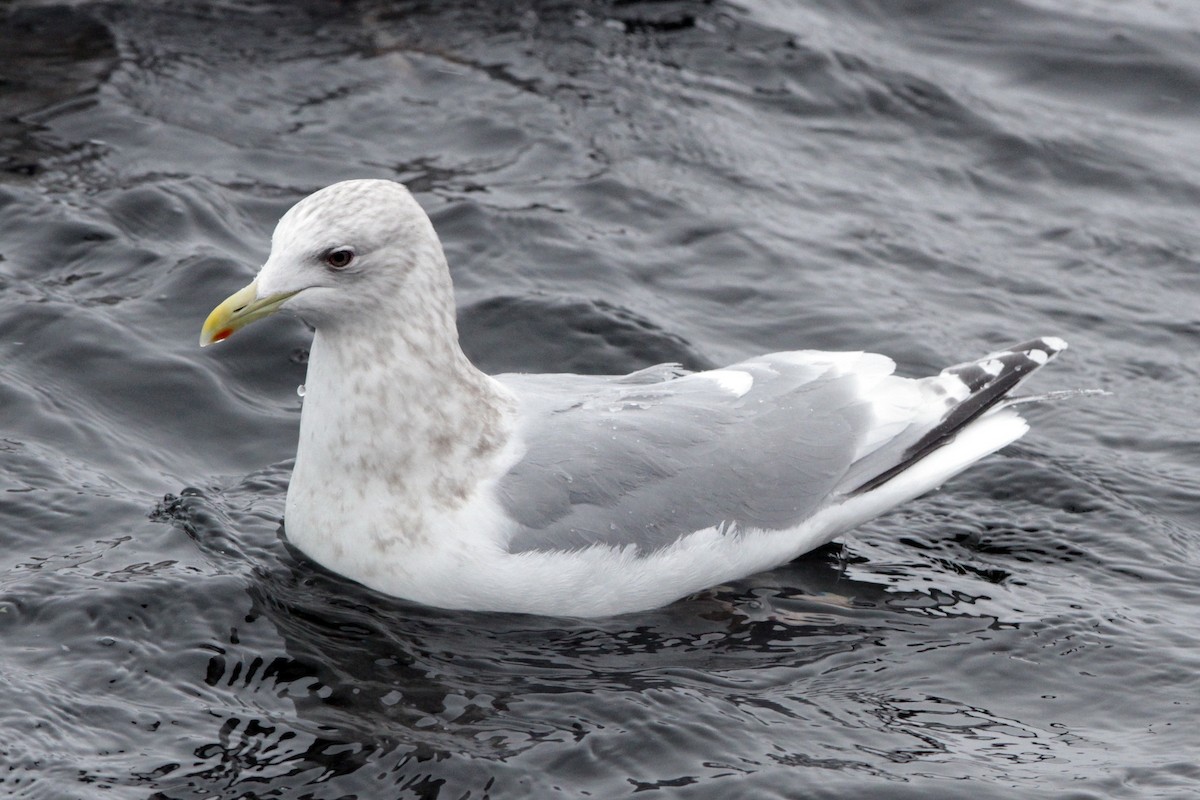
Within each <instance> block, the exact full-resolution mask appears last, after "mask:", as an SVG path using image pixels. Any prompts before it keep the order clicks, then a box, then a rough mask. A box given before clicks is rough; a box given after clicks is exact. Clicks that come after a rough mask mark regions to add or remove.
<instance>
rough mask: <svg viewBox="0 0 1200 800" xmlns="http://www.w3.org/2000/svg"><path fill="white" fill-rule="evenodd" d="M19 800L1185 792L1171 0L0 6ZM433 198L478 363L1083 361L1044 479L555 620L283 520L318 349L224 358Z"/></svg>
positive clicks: (1042, 435) (1190, 156)
mask: <svg viewBox="0 0 1200 800" xmlns="http://www.w3.org/2000/svg"><path fill="white" fill-rule="evenodd" d="M0 15H3V18H4V23H3V26H2V27H0V45H2V47H3V51H4V52H5V53H7V54H8V55H7V56H6V57H5V59H3V60H2V61H0V102H2V107H3V112H4V113H3V115H0V116H2V119H0V169H2V170H3V171H2V172H0V377H2V379H0V420H2V421H3V425H2V431H0V488H2V489H3V495H2V498H3V499H2V501H0V643H2V645H3V646H2V647H0V698H2V701H0V732H2V735H0V794H4V795H6V796H14V797H19V798H38V799H39V800H40V799H43V798H44V799H46V800H50V799H52V798H53V799H54V800H57V799H58V798H94V797H108V798H151V797H152V798H199V797H222V798H226V797H227V798H329V799H330V800H332V799H333V798H362V800H367V799H368V798H370V799H372V800H373V799H374V798H435V797H436V798H455V799H456V800H457V799H458V798H484V797H492V798H513V797H539V798H540V797H557V796H561V797H576V796H589V797H599V798H612V797H623V796H626V795H630V794H634V793H637V792H646V791H653V792H657V793H658V795H660V796H670V797H705V798H731V797H748V798H772V797H778V798H816V797H830V798H860V797H872V798H922V799H923V800H925V799H927V798H959V797H972V798H1010V797H1047V796H1055V797H1073V798H1125V797H1137V798H1141V797H1181V798H1182V797H1194V796H1196V794H1197V793H1200V739H1198V738H1197V734H1196V728H1197V722H1198V721H1200V720H1198V708H1197V701H1198V698H1200V677H1198V676H1200V622H1198V621H1197V609H1198V606H1200V567H1198V566H1197V564H1198V560H1200V510H1198V509H1200V488H1198V487H1200V433H1198V432H1197V430H1198V429H1197V423H1196V420H1197V412H1198V411H1200V401H1198V400H1197V397H1198V390H1200V356H1198V355H1197V353H1198V350H1200V264H1198V258H1200V256H1198V253H1200V234H1197V226H1196V221H1197V218H1198V215H1200V6H1197V5H1196V4H1195V3H1192V2H1191V0H1123V1H1122V2H1116V0H1113V1H1112V2H1101V1H1100V0H1087V1H1086V2H1067V0H1025V1H1024V2H1018V1H1017V0H959V1H958V2H951V1H950V0H940V1H939V0H920V1H918V0H909V1H908V2H901V1H899V0H895V1H890V2H885V1H884V0H874V1H871V0H860V1H859V2H833V1H832V0H828V1H827V2H800V1H799V0H796V2H785V0H773V1H772V0H747V1H746V2H739V3H737V4H734V3H727V2H719V1H714V2H690V3H689V2H640V3H639V2H628V1H625V2H620V1H618V0H613V1H612V2H608V3H605V2H599V1H598V0H597V1H596V2H576V3H552V2H518V3H495V4H488V3H445V2H438V3H383V2H344V3H327V2H311V3H307V4H306V3H279V4H270V3H249V2H213V3H201V2H192V3H165V2H164V3H140V2H138V3H135V2H108V3H88V2H76V3H70V4H68V5H52V4H49V3H35V2H15V3H9V4H6V5H4V6H2V7H0ZM350 177H392V178H397V179H401V180H404V181H407V182H408V183H409V184H410V185H411V186H412V187H413V189H414V190H415V191H416V192H417V193H418V197H419V199H420V200H421V202H422V203H423V204H424V205H425V206H426V208H427V209H428V210H429V212H430V213H431V215H432V217H433V219H434V222H435V224H436V225H437V227H438V229H439V230H440V232H441V233H442V236H443V239H444V241H445V244H446V248H447V251H448V255H449V257H450V260H451V263H452V267H453V270H454V277H455V281H456V283H457V287H458V292H459V302H460V320H461V327H462V331H463V338H464V343H465V346H466V347H467V349H468V351H469V353H470V354H471V355H472V357H473V358H475V359H476V360H477V362H478V363H479V364H480V365H482V366H483V367H485V368H487V369H489V370H493V371H503V370H516V369H520V370H536V371H541V370H561V369H566V370H574V371H592V372H614V371H627V370H632V369H636V368H639V367H642V366H646V365H648V364H652V363H657V362H661V361H665V360H679V361H683V362H685V363H687V364H689V365H691V366H703V365H707V364H714V363H720V362H723V361H725V360H730V359H734V358H739V357H745V356H748V355H752V354H754V353H758V352H764V351H767V350H772V349H787V348H797V347H814V348H824V349H854V350H857V349H870V350H879V351H883V352H886V353H888V354H890V355H892V356H894V357H895V358H896V359H897V361H898V362H899V364H900V367H901V370H902V371H904V372H906V373H908V374H920V373H926V372H929V371H932V370H936V369H939V368H940V367H942V366H944V365H946V364H949V363H954V362H956V361H961V360H965V359H967V358H970V357H973V356H976V355H979V354H981V353H984V352H987V351H988V350H989V349H993V348H996V347H999V346H1001V345H1003V344H1006V343H1008V342H1012V341H1019V340H1021V339H1023V338H1027V337H1029V336H1032V335H1043V334H1058V335H1061V336H1063V337H1065V338H1067V339H1068V340H1070V342H1071V343H1072V345H1073V347H1072V350H1070V351H1069V352H1068V353H1067V354H1065V355H1064V357H1063V358H1062V359H1060V360H1059V361H1058V362H1056V363H1055V364H1054V365H1053V367H1052V368H1051V369H1048V370H1046V372H1045V374H1044V375H1043V376H1039V379H1038V381H1039V382H1038V383H1037V388H1041V389H1058V388H1067V387H1101V388H1104V389H1107V390H1109V391H1110V392H1112V396H1111V397H1108V398H1103V399H1097V398H1088V399H1083V400H1077V401H1074V402H1069V403H1060V404H1055V405H1051V406H1044V407H1039V408H1036V409H1033V410H1032V411H1030V416H1031V421H1032V423H1033V430H1032V431H1031V433H1030V434H1029V435H1028V436H1027V437H1026V438H1025V439H1024V440H1022V441H1021V442H1020V443H1019V444H1018V445H1016V446H1013V447H1010V448H1008V449H1006V450H1005V451H1003V452H1002V453H1001V454H999V455H997V456H994V457H992V458H989V459H988V460H986V461H985V462H984V463H983V464H981V465H979V466H978V467H976V468H974V469H972V470H971V471H969V472H967V473H965V474H964V475H962V476H960V477H959V478H957V479H955V480H954V481H952V482H950V483H949V484H948V485H946V486H945V487H944V488H943V490H942V491H940V492H938V493H935V494H932V495H930V496H927V497H925V498H922V499H921V500H918V501H916V502H914V503H911V504H909V505H907V506H905V507H904V508H902V509H901V510H899V511H897V512H896V513H893V514H891V515H890V516H887V517H885V518H883V519H880V520H876V521H874V522H872V523H869V524H867V525H865V526H864V527H863V528H861V529H859V530H858V531H856V532H854V533H853V534H851V535H847V536H844V537H842V538H841V539H839V540H838V542H836V543H835V544H833V545H830V546H828V547H827V548H824V549H822V550H820V551H818V552H816V553H812V554H810V555H808V556H806V557H804V558H802V559H800V560H799V561H797V562H795V563H793V564H790V565H788V566H786V567H783V568H780V569H778V570H775V571H774V572H771V573H768V574H764V575H759V576H755V577H754V578H751V579H748V580H746V581H743V582H740V583H737V584H735V585H731V586H727V587H721V588H720V589H718V590H716V591H713V592H710V593H707V594H705V595H702V596H698V597H694V598H691V599H687V600H684V601H681V602H679V603H676V604H674V605H672V606H670V607H667V608H664V609H660V610H657V611H653V612H648V613H643V614H634V615H627V616H622V617H616V618H610V619H601V620H592V621H575V620H564V619H541V618H532V617H522V616H506V615H488V614H471V613H459V612H447V611H440V610H436V609H428V608H423V607H419V606H416V605H413V604H409V603H405V602H401V601H397V600H393V599H390V598H387V597H383V596H380V595H378V594H374V593H372V592H370V591H368V590H365V589H363V588H360V587H358V586H356V585H354V584H351V583H349V582H347V581H344V580H342V579H340V578H338V577H336V576H332V575H330V574H327V573H325V572H323V571H322V570H320V569H318V568H316V567H314V566H313V565H312V564H311V563H309V562H307V561H306V560H305V559H304V558H303V557H301V556H300V555H299V554H297V553H296V552H294V551H292V550H290V549H289V547H288V545H287V544H286V542H285V540H284V539H283V538H282V535H281V526H280V517H281V515H282V510H283V498H284V493H285V490H286V485H287V480H288V475H289V472H290V468H291V462H290V458H291V456H292V455H293V453H294V450H295V440H296V432H297V423H298V420H299V409H300V399H299V398H298V397H297V395H296V386H297V384H299V383H301V382H302V381H303V377H304V369H305V366H304V362H305V356H306V352H307V351H306V348H307V346H308V342H309V338H310V334H309V332H308V331H307V330H306V329H305V327H304V326H303V324H301V323H300V322H298V321H296V320H294V319H290V318H283V317H281V318H279V319H277V320H273V321H271V322H267V323H260V325H261V327H258V326H256V330H254V331H253V332H252V334H253V335H250V334H247V335H244V336H238V337H235V338H234V339H233V340H231V341H230V342H229V343H228V344H226V345H223V346H222V347H219V348H212V349H208V350H204V351H203V352H202V351H200V350H199V349H198V348H197V346H196V338H197V335H198V331H199V326H200V323H201V321H202V320H203V318H204V316H205V314H206V313H207V311H208V310H209V309H210V308H211V307H212V306H213V305H214V304H215V303H216V302H217V301H219V300H220V299H222V298H224V297H225V296H226V295H227V294H228V293H229V292H231V291H232V290H234V289H236V288H238V287H240V286H241V285H243V284H244V283H245V282H246V280H247V279H248V277H249V276H250V275H251V274H252V273H253V272H254V271H255V270H256V268H257V266H258V264H260V263H261V260H262V258H263V257H264V255H265V253H266V250H267V245H268V237H269V234H270V231H271V229H272V227H273V225H274V222H275V220H276V219H277V217H278V216H279V215H280V214H281V213H282V212H283V211H284V210H285V209H286V208H287V207H288V206H290V205H291V204H292V203H293V202H295V201H296V200H297V199H298V198H300V197H301V196H303V195H305V194H307V193H308V192H310V191H312V190H314V189H316V188H318V187H320V186H323V185H325V184H327V183H331V182H334V181H336V180H340V179H343V178H350Z"/></svg>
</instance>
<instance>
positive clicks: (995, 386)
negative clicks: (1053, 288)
mask: <svg viewBox="0 0 1200 800" xmlns="http://www.w3.org/2000/svg"><path fill="white" fill-rule="evenodd" d="M1066 349H1067V343H1066V342H1064V341H1063V340H1062V339H1059V338H1058V337H1056V336H1046V337H1042V338H1040V339H1031V340H1030V341H1028V342H1022V343H1021V344H1018V345H1015V346H1013V347H1010V348H1008V349H1007V350H1001V351H998V352H995V353H990V354H988V355H986V356H984V357H983V358H980V359H977V360H975V361H968V362H966V363H965V364H956V365H955V366H953V367H947V368H946V369H944V370H942V372H941V374H940V375H937V376H935V377H934V378H929V379H927V380H929V381H930V382H931V383H933V384H935V385H936V386H937V387H938V388H939V389H940V390H942V391H945V392H947V393H948V395H949V396H950V397H951V398H954V399H957V400H958V402H955V403H953V404H952V405H951V406H950V408H949V409H948V410H947V411H946V413H945V414H944V415H943V416H942V417H941V419H940V420H938V421H937V422H936V423H935V424H934V425H933V426H932V427H930V428H929V429H928V430H926V431H924V432H923V433H922V434H921V436H920V438H919V439H917V440H916V441H915V442H913V443H912V444H910V445H908V447H907V448H906V449H905V450H904V452H903V453H902V455H901V456H900V458H899V460H897V461H896V462H895V463H894V464H893V465H892V466H891V467H889V468H887V469H885V470H884V471H882V472H880V473H879V474H877V475H875V476H874V477H872V478H870V479H869V480H867V481H865V482H864V483H862V484H861V485H859V486H858V487H857V488H855V489H853V490H851V491H850V492H849V494H850V495H851V496H853V495H858V494H863V493H865V492H869V491H871V490H873V489H876V488H878V487H880V486H882V485H883V484H885V483H887V482H888V481H890V480H892V479H893V478H895V477H897V476H899V475H901V474H903V473H905V472H907V471H908V470H909V469H911V468H913V467H914V466H915V465H916V464H917V463H918V462H920V461H922V460H924V459H925V458H927V457H929V456H930V455H932V454H933V453H934V452H935V451H937V450H939V449H942V448H944V447H949V446H950V445H951V444H952V443H956V440H957V439H958V438H959V437H960V436H961V435H962V434H963V433H965V432H966V431H968V430H969V429H970V428H972V427H975V426H977V424H978V423H979V421H980V418H981V417H984V416H987V415H998V414H999V412H1001V411H1002V410H1003V409H1005V408H1010V407H1011V406H1014V405H1017V404H1019V403H1028V402H1033V401H1035V400H1041V399H1052V397H1053V396H1052V395H1041V396H1031V397H1010V393H1011V392H1012V391H1013V390H1014V389H1016V388H1017V386H1018V385H1019V384H1020V383H1021V382H1022V381H1024V380H1025V379H1026V378H1028V377H1029V376H1030V375H1031V374H1033V372H1034V371H1035V370H1036V369H1038V368H1039V367H1042V366H1045V365H1046V364H1047V363H1049V362H1050V360H1051V359H1053V358H1054V357H1055V356H1056V355H1058V354H1059V353H1061V352H1062V351H1063V350H1066ZM1003 419H1005V420H1007V423H1006V424H1004V425H1000V424H995V425H992V426H990V427H991V428H993V429H995V430H994V431H993V433H994V434H995V436H994V437H992V436H989V437H982V438H980V437H979V436H975V437H972V439H973V440H975V439H980V440H979V441H977V442H974V441H973V447H972V448H965V447H956V448H955V450H956V451H961V452H962V456H963V457H965V460H964V461H963V463H962V466H960V467H959V468H958V469H957V470H955V471H954V472H952V473H950V474H949V475H946V478H949V477H950V476H951V475H953V474H954V473H955V472H958V471H960V470H962V469H964V468H965V467H967V466H968V465H970V464H971V463H973V462H975V461H977V460H978V459H980V458H983V457H984V456H986V455H988V454H989V453H993V452H995V451H996V450H999V449H1000V448H1001V447H1004V446H1005V445H1007V444H1009V443H1011V442H1013V441H1015V440H1017V439H1019V438H1020V437H1021V436H1022V435H1023V434H1024V433H1025V431H1027V430H1028V429H1029V426H1028V425H1027V424H1026V423H1025V420H1024V419H1022V418H1021V417H1020V416H1018V415H1017V414H1016V413H1015V412H1013V413H1010V414H1007V415H1005V416H1004V417H1003ZM997 422H999V418H998V419H997ZM1001 431H1003V432H1001ZM1010 434H1011V435H1010ZM1006 437H1007V438H1006ZM993 439H995V440H996V442H997V443H996V444H995V445H994V446H991V442H992V440H993ZM974 447H980V448H984V449H982V450H981V451H979V452H978V453H977V455H974V457H970V455H971V453H970V450H971V449H974ZM943 480H944V479H943ZM930 488H933V487H930Z"/></svg>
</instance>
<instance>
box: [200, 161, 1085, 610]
mask: <svg viewBox="0 0 1200 800" xmlns="http://www.w3.org/2000/svg"><path fill="white" fill-rule="evenodd" d="M281 308H283V309H288V310H290V311H293V312H295V313H296V314H298V315H299V316H300V317H301V318H303V319H304V320H305V321H306V322H308V323H309V324H310V325H311V326H313V327H314V328H315V329H316V334H315V336H314V338H313V343H312V350H311V352H310V355H309V360H308V375H307V377H306V379H305V389H306V391H305V396H304V405H303V410H302V412H301V416H300V439H299V445H298V447H297V451H296V463H295V468H294V471H293V473H292V478H291V484H290V485H289V486H288V493H287V504H286V508H285V517H284V519H285V529H286V533H287V537H288V538H289V539H290V540H291V541H292V542H293V543H294V544H295V545H296V546H297V547H299V548H300V550H302V551H303V552H304V553H306V554H307V555H308V556H310V557H311V558H313V559H314V560H316V561H318V562H319V563H321V564H323V565H324V566H326V567H328V568H329V569H331V570H334V571H335V572H338V573H340V574H342V575H345V576H347V577H349V578H351V579H353V580H356V581H359V582H361V583H363V584H366V585H367V586H370V587H373V588H375V589H377V590H379V591H382V592H386V593H388V594H391V595H396V596H399V597H405V598H409V599H411V600H415V601H418V602H421V603H426V604H430V605H435V606H441V607H446V608H460V609H477V610H491V611H514V612H528V613H535V614H554V615H572V616H596V615H604V614H615V613H622V612H629V611H636V610H640V609H647V608H653V607H656V606H660V605H663V604H665V603H669V602H671V601H672V600H675V599H677V598H680V597H683V596H685V595H688V594H691V593H693V592H696V591H699V590H702V589H705V588H707V587H711V586H714V585H717V584H720V583H723V582H726V581H730V580H735V579H737V578H741V577H744V576H746V575H750V574H752V573H755V572H759V571H762V570H766V569H770V568H772V567H775V566H777V565H780V564H783V563H785V562H787V561H789V560H791V559H793V558H795V557H797V556H799V555H800V554H802V553H804V552H806V551H808V550H811V549H813V548H815V547H818V546H820V545H822V544H824V543H826V542H828V541H830V540H831V539H833V538H834V537H835V536H837V535H838V534H840V533H842V532H843V531H846V530H848V529H850V528H853V527H854V526H856V525H858V524H860V523H862V522H864V521H866V520H869V519H871V518H873V517H875V516H878V515H879V514H882V513H883V512H885V511H887V510H888V509H891V508H893V507H894V506H896V505H897V504H899V503H901V502H904V501H906V500H909V499H911V498H913V497H916V496H918V495H920V494H923V493H925V492H927V491H929V490H931V489H933V488H935V487H937V486H939V485H941V484H942V483H943V482H944V481H945V480H946V479H948V478H949V477H951V476H953V475H955V474H956V473H958V472H960V471H961V470H963V469H965V468H966V467H968V466H969V465H971V464H972V463H974V462H975V461H977V460H979V459H980V458H983V457H984V456H986V455H988V454H989V453H992V452H994V451H996V450H998V449H1000V448H1001V447H1003V446H1005V445H1007V444H1009V443H1010V442H1012V441H1014V440H1015V439H1017V438H1019V437H1020V436H1021V435H1022V434H1024V433H1025V431H1026V430H1027V427H1028V426H1027V424H1026V423H1025V421H1024V420H1023V419H1022V418H1021V417H1020V416H1019V414H1018V413H1017V410H1016V408H1015V407H1014V406H1015V405H1016V404H1017V403H1018V402H1020V399H1019V398H1016V399H1015V398H1012V397H1011V396H1010V392H1011V391H1012V390H1013V388H1014V387H1015V386H1016V385H1017V384H1018V383H1019V382H1020V381H1021V380H1023V379H1024V378H1026V377H1027V376H1028V375H1029V374H1030V373H1031V372H1033V371H1034V370H1035V369H1037V368H1038V367H1040V366H1042V365H1043V364H1045V363H1046V362H1047V361H1049V360H1050V359H1051V358H1052V357H1053V356H1055V355H1056V354H1057V353H1059V352H1060V351H1061V350H1063V349H1064V348H1065V347H1066V346H1067V345H1066V343H1065V342H1063V341H1062V340H1061V339H1058V338H1054V337H1045V338H1041V339H1035V340H1033V341H1030V342H1026V343H1024V344H1021V345H1018V346H1016V347H1012V348H1010V349H1007V350H1004V351H1002V352H998V353H993V354H991V355H989V356H986V357H984V358H982V359H979V360H978V361H974V362H970V363H966V364H960V365H958V366H953V367H949V368H947V369H945V370H943V371H942V372H941V373H940V374H937V375H934V376H932V377H927V378H923V379H909V378H902V377H898V376H896V375H894V374H893V371H894V368H895V364H894V363H893V362H892V360H891V359H890V358H887V357H886V356H882V355H875V354H871V353H853V352H851V353H831V352H818V351H811V350H800V351H795V352H785V353H771V354H769V355H763V356H758V357H756V358H751V359H748V360H746V361H741V362H739V363H736V364H733V365H731V366H728V367H724V368H722V369H715V370H710V371H706V372H688V371H686V370H684V369H682V368H680V367H679V366H678V365H675V364H664V365H661V366H657V367H651V368H649V369H645V370H641V371H640V372H635V373H633V374H631V375H625V376H595V375H569V374H547V375H524V374H520V375H518V374H507V375H496V376H488V375H486V374H484V373H483V372H481V371H480V370H478V369H477V368H476V367H475V366H473V365H472V364H471V362H470V361H468V359H467V357H466V356H465V355H464V354H463V351H462V350H461V349H460V347H459V343H458V332H457V328H456V326H455V304H454V294H453V288H452V285H451V282H450V273H449V270H448V269H447V266H446V259H445V256H444V255H443V252H442V247H441V243H440V242H439V240H438V237H437V234H436V233H435V232H434V229H433V225H432V223H431V222H430V221H429V218H428V217H427V216H426V214H425V212H424V211H423V210H422V209H421V207H420V205H418V204H417V202H416V201H415V200H414V199H413V197H412V195H411V194H410V193H409V192H408V190H407V189H406V188H405V187H404V186H402V185H401V184H398V183H393V182H391V181H382V180H355V181H345V182H343V183H338V184H334V185H333V186H329V187H327V188H325V189H322V190H320V191H318V192H316V193H315V194H312V195H310V196H309V197H307V198H305V199H304V200H301V201H300V202H299V203H297V204H296V205H295V206H294V207H292V208H291V210H289V211H288V212H287V213H286V214H284V216H283V218H282V219H281V220H280V221H279V224H278V226H277V227H276V228H275V233H274V236H273V237H272V240H271V253H270V256H269V257H268V259H267V261H266V263H265V264H264V265H263V267H262V269H261V271H260V272H259V273H258V276H257V277H256V278H255V280H254V281H253V282H252V283H251V284H250V285H249V286H247V287H246V288H244V289H242V290H241V291H239V292H237V293H235V294H234V295H232V296H231V297H229V298H228V299H227V300H225V301H224V302H223V303H221V304H220V305H219V306H217V308H216V309H214V310H213V312H212V314H210V315H209V317H208V319H207V320H206V321H205V323H204V327H203V332H202V334H201V337H200V344H201V345H207V344H211V343H213V342H218V341H221V340H223V339H225V338H226V337H228V336H229V335H230V334H232V333H233V332H234V331H236V330H237V329H239V328H241V327H243V326H245V325H247V324H249V323H251V322H253V321H255V320H258V319H261V318H263V317H266V316H268V315H269V314H273V313H274V312H276V311H278V310H279V309H281Z"/></svg>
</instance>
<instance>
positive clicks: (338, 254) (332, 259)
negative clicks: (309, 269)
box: [325, 247, 354, 269]
mask: <svg viewBox="0 0 1200 800" xmlns="http://www.w3.org/2000/svg"><path fill="white" fill-rule="evenodd" d="M352 261H354V251H353V250H351V249H349V248H348V247H339V248H338V249H336V250H330V251H329V252H328V253H326V254H325V263H326V264H327V265H328V266H329V268H330V269H345V268H346V267H348V266H350V262H352Z"/></svg>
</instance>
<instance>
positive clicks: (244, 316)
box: [200, 281, 296, 347]
mask: <svg viewBox="0 0 1200 800" xmlns="http://www.w3.org/2000/svg"><path fill="white" fill-rule="evenodd" d="M294 294H296V293H295V292H280V293H279V294H273V295H271V296H269V297H262V298H260V297H259V296H258V281H254V282H253V283H251V284H250V285H249V286H247V287H245V288H244V289H239V290H238V291H236V292H234V293H233V294H231V295H230V296H229V297H227V298H225V300H224V301H223V302H222V303H221V304H220V305H219V306H217V307H216V308H214V309H213V310H212V313H211V314H209V315H208V319H206V320H204V327H203V328H201V329H200V346H201V347H207V346H208V345H210V344H212V343H214V342H223V341H225V340H226V339H228V338H229V337H230V336H232V335H233V332H234V331H236V330H237V329H239V328H244V327H246V326H247V325H249V324H250V323H251V322H254V321H255V320H259V319H262V318H263V317H269V316H270V315H272V314H274V313H275V312H276V311H278V310H279V306H281V305H282V304H283V301H285V300H287V299H288V298H289V297H291V296H292V295H294Z"/></svg>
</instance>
